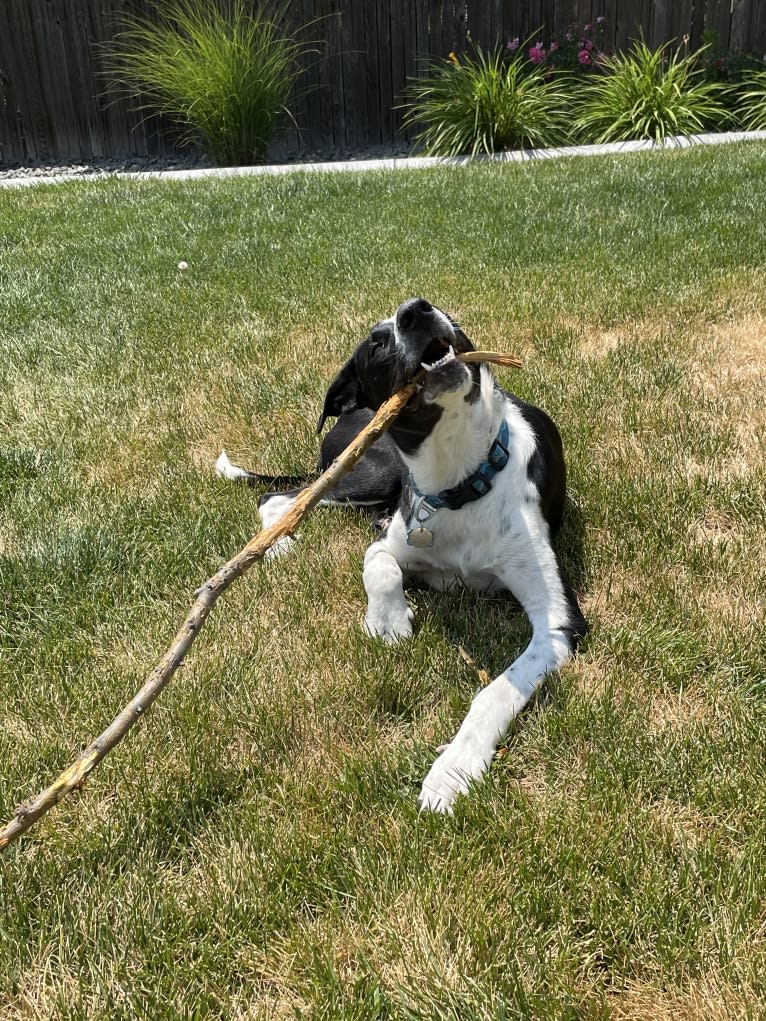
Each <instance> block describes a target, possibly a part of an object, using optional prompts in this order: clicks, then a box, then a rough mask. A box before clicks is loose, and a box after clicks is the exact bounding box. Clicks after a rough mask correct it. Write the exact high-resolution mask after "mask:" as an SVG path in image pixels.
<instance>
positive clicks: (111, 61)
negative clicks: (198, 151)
mask: <svg viewBox="0 0 766 1021" xmlns="http://www.w3.org/2000/svg"><path fill="white" fill-rule="evenodd" d="M284 13H285V8H276V9H262V10H258V9H253V8H252V7H251V6H250V5H249V4H248V3H246V0H218V2H214V3H209V2H207V0H159V3H158V5H157V8H156V13H155V14H154V15H153V16H152V17H151V19H149V18H146V17H142V16H130V17H128V19H127V21H126V28H125V30H124V31H123V32H121V33H120V34H119V35H118V36H117V38H116V40H115V43H114V44H113V46H112V48H111V49H110V50H109V51H108V56H107V66H108V70H107V77H108V78H109V79H110V80H111V81H112V82H113V84H114V86H115V87H116V89H117V90H118V91H123V92H127V93H129V94H131V95H137V94H140V97H141V107H142V109H147V110H153V111H158V112H160V113H162V114H164V115H165V116H166V117H168V118H170V119H171V120H173V121H174V122H175V123H176V124H177V125H178V126H179V128H180V129H181V133H182V137H181V142H182V144H197V145H199V146H200V147H201V148H202V149H203V150H204V151H205V152H206V153H207V155H208V156H209V157H210V158H211V159H213V160H214V161H215V162H216V163H218V164H220V165H231V164H238V165H242V164H253V163H261V162H262V161H263V159H264V156H265V154H266V150H267V148H268V145H269V143H270V141H271V139H272V136H273V134H274V131H275V128H276V126H277V124H278V122H279V120H280V118H281V117H282V116H283V115H284V114H287V115H289V110H288V106H287V104H288V101H289V98H290V94H291V90H292V88H293V86H294V83H295V82H296V79H297V77H298V75H299V73H300V68H299V65H298V58H299V57H300V55H301V54H302V53H304V52H305V51H306V47H305V45H304V44H303V43H301V42H300V41H298V39H297V38H296V35H295V34H289V33H285V32H284V31H283V29H282V28H281V27H280V24H279V22H280V21H281V20H282V17H283V15H284Z"/></svg>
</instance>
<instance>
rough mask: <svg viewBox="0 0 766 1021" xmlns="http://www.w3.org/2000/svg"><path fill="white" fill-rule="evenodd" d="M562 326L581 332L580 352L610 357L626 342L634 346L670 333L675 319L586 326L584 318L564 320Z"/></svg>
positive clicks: (579, 333)
mask: <svg viewBox="0 0 766 1021" xmlns="http://www.w3.org/2000/svg"><path fill="white" fill-rule="evenodd" d="M561 329H568V330H571V331H572V332H573V333H574V334H575V335H578V336H579V338H580V339H579V349H580V353H581V354H582V355H583V356H584V357H585V358H593V359H598V358H606V356H607V355H608V354H611V352H613V351H616V350H617V349H618V348H620V347H623V346H625V345H630V346H632V347H636V346H641V345H643V344H647V343H651V342H653V341H656V340H657V338H658V337H661V336H662V335H663V334H667V333H669V332H670V331H671V330H672V329H673V323H672V322H671V320H670V319H668V318H662V319H655V318H646V319H640V320H629V321H627V322H624V323H615V324H614V325H612V326H610V327H608V328H607V329H601V328H598V327H590V328H589V327H588V326H583V324H582V322H579V321H572V320H562V322H561Z"/></svg>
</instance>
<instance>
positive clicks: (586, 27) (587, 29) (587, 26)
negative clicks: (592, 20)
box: [583, 24, 593, 32]
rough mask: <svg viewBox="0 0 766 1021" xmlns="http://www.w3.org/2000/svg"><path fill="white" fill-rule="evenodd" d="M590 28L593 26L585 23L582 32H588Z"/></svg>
mask: <svg viewBox="0 0 766 1021" xmlns="http://www.w3.org/2000/svg"><path fill="white" fill-rule="evenodd" d="M592 28H593V25H590V24H588V25H586V26H585V27H584V28H583V32H590V30H591V29H592Z"/></svg>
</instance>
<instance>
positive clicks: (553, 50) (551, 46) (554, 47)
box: [548, 39, 559, 53]
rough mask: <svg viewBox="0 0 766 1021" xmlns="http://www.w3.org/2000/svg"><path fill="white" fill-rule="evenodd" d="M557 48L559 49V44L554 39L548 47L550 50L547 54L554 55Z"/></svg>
mask: <svg viewBox="0 0 766 1021" xmlns="http://www.w3.org/2000/svg"><path fill="white" fill-rule="evenodd" d="M558 48H559V44H558V43H557V42H556V40H555V39H554V40H553V42H552V43H551V45H550V49H549V50H548V52H549V53H555V52H556V50H557V49H558Z"/></svg>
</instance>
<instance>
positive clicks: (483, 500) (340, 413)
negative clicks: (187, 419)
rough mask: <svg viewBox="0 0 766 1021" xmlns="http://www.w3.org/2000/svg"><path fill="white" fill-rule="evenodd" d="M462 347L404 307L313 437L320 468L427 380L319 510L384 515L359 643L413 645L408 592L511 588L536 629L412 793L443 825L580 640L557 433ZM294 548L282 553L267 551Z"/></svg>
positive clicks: (288, 498) (284, 498)
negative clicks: (321, 437) (563, 571)
mask: <svg viewBox="0 0 766 1021" xmlns="http://www.w3.org/2000/svg"><path fill="white" fill-rule="evenodd" d="M472 349H473V345H472V344H471V342H470V341H469V340H468V338H467V337H466V335H465V334H464V333H463V332H462V330H460V329H459V328H458V326H457V324H456V323H455V322H454V321H453V320H452V319H451V318H450V317H449V316H448V315H446V314H445V313H444V312H441V311H439V309H437V308H434V307H433V306H432V305H430V304H429V303H428V302H427V301H425V300H424V299H423V298H412V299H410V300H409V301H406V302H404V304H402V305H400V306H399V308H398V309H397V311H396V314H395V315H394V316H392V317H391V318H390V319H387V320H385V321H384V322H381V323H378V325H377V326H375V327H374V328H373V329H372V331H371V332H370V334H369V335H368V337H367V338H366V339H365V340H364V341H363V342H362V343H361V344H360V345H359V346H358V347H357V349H356V350H355V351H354V353H353V355H352V356H351V358H350V359H349V360H348V362H347V363H346V364H345V365H344V366H343V368H342V369H341V371H340V372H339V373H338V375H337V377H336V378H335V379H334V380H333V382H332V384H331V385H330V389H329V390H328V392H327V396H326V398H325V402H324V408H323V411H322V415H321V417H320V419H319V429H320V430H321V428H322V426H323V425H324V422H325V420H326V419H327V418H328V417H332V416H337V418H338V421H337V423H336V424H335V426H334V427H333V429H332V430H331V431H330V433H329V435H328V436H327V438H326V439H325V441H324V443H323V445H322V457H321V462H320V467H324V466H326V465H328V464H329V463H330V462H331V461H332V460H333V458H334V457H335V456H336V455H337V454H338V453H340V451H341V450H343V449H344V448H345V446H346V445H347V444H348V442H349V441H350V440H351V439H352V438H353V436H355V435H356V434H357V433H358V432H359V431H360V429H361V428H362V427H363V426H364V425H365V424H366V423H367V422H368V421H369V419H370V418H371V417H372V414H373V413H374V412H375V411H376V410H377V409H378V408H379V407H380V406H381V404H383V402H384V401H385V400H386V399H387V398H388V397H390V396H391V394H393V393H394V392H395V391H396V390H398V389H399V388H400V387H402V386H403V385H404V384H405V383H407V382H409V381H410V380H411V379H412V378H413V377H414V376H415V375H416V374H417V373H418V372H419V370H420V368H421V365H422V366H423V367H425V368H426V369H427V370H428V372H427V374H426V376H425V381H424V383H423V385H422V387H421V388H420V390H419V392H418V393H417V394H416V396H415V397H414V398H413V399H412V400H411V401H410V402H409V404H408V405H407V406H406V408H405V409H404V411H402V413H401V414H400V415H399V417H398V419H397V420H396V421H395V422H394V424H393V425H392V426H391V428H390V430H389V431H388V433H387V434H386V435H385V436H384V437H383V438H382V440H380V441H379V442H378V443H377V444H375V445H374V446H373V447H372V448H371V449H370V450H369V451H368V453H367V454H366V455H365V457H364V458H362V460H361V461H360V462H359V464H358V465H357V467H356V468H355V469H354V471H353V472H351V474H349V475H348V476H346V477H345V479H343V480H342V482H341V483H340V484H339V486H338V487H337V488H336V489H335V490H334V492H333V496H332V499H331V501H328V502H332V503H352V504H356V505H364V506H370V507H373V506H375V507H379V508H382V509H383V508H387V509H388V511H389V512H390V513H392V514H393V517H392V518H390V520H388V521H387V523H386V526H385V527H384V529H383V531H382V533H381V535H380V536H379V538H378V539H376V541H375V542H373V543H372V545H371V546H370V547H369V549H368V550H367V553H366V555H365V558H364V586H365V589H366V590H367V597H368V606H367V615H366V618H365V626H366V630H367V631H368V632H369V633H370V634H371V635H374V636H377V637H379V638H382V639H383V641H385V642H396V641H400V640H403V639H407V638H409V637H410V636H411V635H412V621H413V613H412V610H411V609H410V607H409V605H408V603H407V600H406V598H405V595H404V588H405V586H406V584H407V581H408V580H412V581H413V582H419V583H425V584H426V585H429V586H431V587H433V588H436V589H441V590H444V589H448V588H449V587H451V586H452V585H466V586H469V587H471V588H474V589H478V590H480V591H482V592H492V591H499V590H510V592H511V593H512V594H513V595H514V596H515V597H516V598H517V599H518V601H519V603H520V604H521V606H522V607H523V609H524V610H525V611H526V613H527V615H528V617H529V620H530V622H531V625H532V639H531V641H530V643H529V645H528V646H527V648H526V649H525V650H524V652H523V653H522V654H521V655H520V656H519V657H518V659H516V660H515V661H514V662H513V663H512V664H511V665H510V666H509V667H507V669H505V670H504V671H503V672H502V673H501V674H500V675H499V676H498V677H497V678H495V680H493V681H492V682H491V683H490V684H489V685H487V686H486V687H485V688H483V689H482V690H481V691H480V692H479V693H478V695H477V696H476V697H475V698H474V700H473V703H472V704H471V707H470V709H469V711H468V714H467V716H466V717H465V719H464V720H463V723H462V725H461V726H460V729H459V730H458V732H457V734H456V735H455V737H454V738H453V739H452V741H451V743H450V744H449V745H448V746H447V747H446V750H445V751H443V752H442V753H441V755H439V757H438V758H437V759H436V761H435V762H434V764H433V766H432V767H431V769H430V771H429V773H428V775H427V776H426V778H425V780H424V781H423V787H422V790H421V793H420V797H419V803H420V805H421V807H422V808H425V809H432V810H435V811H439V812H450V811H451V810H452V805H453V803H454V800H455V798H456V797H457V795H458V794H461V793H465V792H466V791H467V790H468V788H469V785H470V783H471V781H472V780H476V779H477V778H479V777H480V776H482V774H483V773H485V772H486V770H487V769H488V768H489V765H490V763H491V761H492V757H493V755H494V752H495V749H496V747H497V745H498V744H499V742H500V741H501V739H502V737H503V735H504V734H505V732H506V731H507V730H508V727H509V725H510V723H511V721H512V720H513V718H514V717H515V716H516V715H517V714H518V713H519V712H520V711H521V710H522V709H523V708H524V706H525V705H526V704H527V702H528V701H529V700H530V698H531V697H532V695H533V694H534V692H535V691H536V690H537V688H538V687H539V686H540V685H541V683H542V681H543V679H544V678H545V676H546V674H549V673H551V672H552V671H555V670H558V669H559V668H560V667H562V666H563V665H564V663H566V662H567V660H568V659H569V658H570V657H571V656H572V654H573V653H574V651H575V649H576V647H577V645H578V643H579V641H580V640H581V639H582V638H583V636H584V635H585V633H586V631H587V624H586V622H585V618H584V617H583V614H582V612H581V611H580V607H579V606H578V604H577V599H576V597H575V595H574V593H573V592H572V590H571V589H570V588H569V587H568V586H567V585H566V584H565V583H564V582H563V580H562V578H561V575H560V572H559V567H558V562H557V560H556V555H555V553H554V551H553V548H552V546H551V537H552V535H553V534H554V533H555V531H556V529H557V528H558V526H559V523H560V521H561V516H562V511H563V506H564V494H565V485H566V469H565V465H564V456H563V450H562V444H561V438H560V436H559V433H558V430H557V429H556V426H555V425H554V423H553V422H552V421H551V419H550V418H549V417H548V416H547V415H546V414H545V412H543V411H541V410H540V409H539V408H535V407H533V406H532V405H529V404H525V403H523V402H522V401H520V400H518V398H516V397H514V396H513V395H512V394H510V393H507V392H506V391H504V390H502V389H501V388H500V386H499V385H498V383H497V382H496V381H495V379H494V377H493V375H492V373H491V371H490V370H489V369H488V368H487V366H486V365H481V366H479V365H476V364H470V365H469V364H464V363H462V362H460V361H458V360H457V359H456V358H455V356H454V355H455V352H456V351H457V352H462V351H468V350H472ZM218 469H219V472H220V473H221V474H223V475H225V476H226V477H228V478H248V477H250V478H254V479H258V478H259V476H254V475H252V473H248V472H244V471H243V470H242V469H238V468H235V467H234V466H233V465H231V464H230V463H229V462H228V459H227V458H226V457H225V454H224V455H222V457H221V459H219V464H218ZM295 493H296V491H293V492H292V493H283V494H267V495H266V496H264V497H262V499H261V503H260V515H261V519H262V521H263V524H264V526H268V525H271V524H273V523H274V522H275V521H277V520H278V519H279V518H280V517H281V516H282V514H284V513H285V512H286V511H287V510H288V509H289V507H290V506H291V505H292V502H293V500H294V497H295ZM292 541H293V540H291V539H286V540H282V541H281V545H280V549H279V550H278V551H277V552H284V551H285V550H286V549H287V547H288V546H289V545H290V544H291V543H292Z"/></svg>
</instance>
